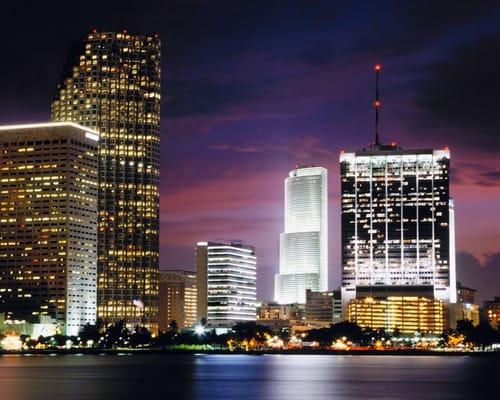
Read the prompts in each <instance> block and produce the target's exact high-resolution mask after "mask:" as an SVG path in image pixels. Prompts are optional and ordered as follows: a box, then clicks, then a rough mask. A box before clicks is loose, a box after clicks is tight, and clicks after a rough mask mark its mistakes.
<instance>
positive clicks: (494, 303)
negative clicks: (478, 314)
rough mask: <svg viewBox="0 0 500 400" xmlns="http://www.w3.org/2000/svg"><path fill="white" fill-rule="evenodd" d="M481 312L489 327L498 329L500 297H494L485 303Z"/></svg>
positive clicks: (499, 323)
mask: <svg viewBox="0 0 500 400" xmlns="http://www.w3.org/2000/svg"><path fill="white" fill-rule="evenodd" d="M483 312H484V316H485V318H486V319H487V320H488V322H489V323H490V324H491V326H492V327H493V328H497V329H498V328H499V327H500V297H495V299H494V300H491V301H485V302H484V307H483Z"/></svg>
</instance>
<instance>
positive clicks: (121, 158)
mask: <svg viewBox="0 0 500 400" xmlns="http://www.w3.org/2000/svg"><path fill="white" fill-rule="evenodd" d="M52 120H53V121H74V122H77V123H79V124H81V125H83V126H86V127H90V128H92V129H95V130H96V131H98V132H99V133H100V137H101V140H100V144H99V234H98V237H99V239H98V240H99V245H98V257H99V258H98V266H99V279H98V316H99V317H100V318H102V319H104V320H105V321H108V322H114V321H117V320H121V319H123V320H125V321H126V323H127V325H129V326H134V325H138V324H139V325H144V326H146V327H148V328H150V329H152V330H153V331H154V330H156V329H157V321H156V318H157V311H158V262H159V257H158V251H159V243H158V238H159V154H160V40H159V39H158V37H157V36H146V35H132V34H129V33H126V32H123V33H117V32H96V31H94V32H92V33H89V34H88V35H86V36H85V37H84V38H83V39H82V40H80V41H79V42H78V43H76V45H75V46H74V47H73V48H72V49H71V51H70V55H69V58H68V61H67V64H66V68H65V70H64V73H63V76H62V80H61V82H60V84H59V86H58V90H57V95H56V96H55V99H54V101H53V103H52Z"/></svg>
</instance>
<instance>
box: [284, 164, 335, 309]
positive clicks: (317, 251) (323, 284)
mask: <svg viewBox="0 0 500 400" xmlns="http://www.w3.org/2000/svg"><path fill="white" fill-rule="evenodd" d="M279 263H280V264H279V274H277V275H276V277H275V300H276V301H277V302H278V303H280V304H292V303H301V304H304V303H305V302H306V290H307V289H311V290H313V291H325V290H326V289H327V286H328V174H327V170H326V169H325V168H321V167H311V166H306V167H298V168H296V169H294V170H293V171H291V172H290V174H289V176H288V177H287V178H286V179H285V232H284V233H282V234H281V235H280V261H279Z"/></svg>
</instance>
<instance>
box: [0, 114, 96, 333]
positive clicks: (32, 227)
mask: <svg viewBox="0 0 500 400" xmlns="http://www.w3.org/2000/svg"><path fill="white" fill-rule="evenodd" d="M98 139H99V136H98V135H97V133H96V132H94V131H91V130H89V129H87V128H83V127H81V126H78V125H76V124H72V123H52V124H33V125H17V126H16V125H14V126H9V127H0V313H4V314H5V319H6V320H7V321H9V320H10V321H16V320H17V321H25V322H26V323H28V324H39V323H42V322H43V323H44V324H54V325H58V326H59V327H60V330H61V333H66V334H67V335H78V332H79V330H80V328H81V327H82V326H83V325H85V324H86V323H88V322H89V323H94V322H95V319H96V300H97V299H96V296H97V294H96V292H97V193H98V181H97V179H98V172H97V171H98Z"/></svg>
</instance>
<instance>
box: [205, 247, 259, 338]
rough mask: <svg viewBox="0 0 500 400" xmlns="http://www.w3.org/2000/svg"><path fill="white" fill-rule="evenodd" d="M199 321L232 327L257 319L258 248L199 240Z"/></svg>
mask: <svg viewBox="0 0 500 400" xmlns="http://www.w3.org/2000/svg"><path fill="white" fill-rule="evenodd" d="M196 265H197V266H196V268H197V271H196V276H197V280H198V284H197V287H198V320H202V319H206V322H207V324H208V325H209V326H211V327H220V328H228V327H231V326H233V325H235V324H236V323H238V322H244V321H255V320H256V315H257V257H256V256H255V248H254V247H253V246H247V245H244V244H241V243H235V242H198V244H197V247H196Z"/></svg>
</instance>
